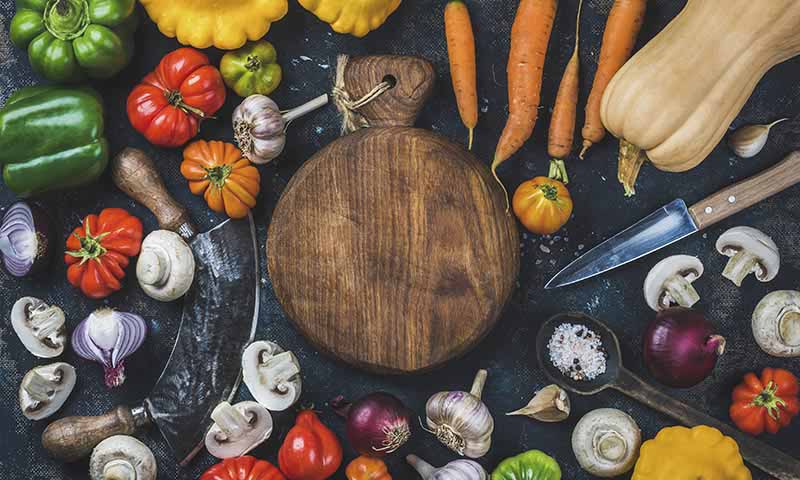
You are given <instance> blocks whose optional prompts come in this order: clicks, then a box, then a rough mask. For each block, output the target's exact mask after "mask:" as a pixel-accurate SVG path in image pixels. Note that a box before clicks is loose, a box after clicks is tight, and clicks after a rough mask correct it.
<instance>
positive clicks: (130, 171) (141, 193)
mask: <svg viewBox="0 0 800 480" xmlns="http://www.w3.org/2000/svg"><path fill="white" fill-rule="evenodd" d="M111 178H112V179H113V180H114V184H115V185H116V186H117V187H118V188H119V189H120V190H122V191H123V192H125V193H126V194H127V195H128V196H129V197H131V198H132V199H134V200H136V201H137V202H139V203H141V204H142V205H144V206H145V207H147V208H148V209H149V210H150V211H151V212H153V215H155V216H156V219H157V220H158V224H159V225H160V226H161V228H163V229H164V230H171V231H173V232H176V233H179V234H180V235H181V236H182V237H183V238H185V239H187V240H188V239H189V238H191V237H193V236H194V235H195V234H196V233H197V231H196V229H195V228H194V226H193V225H192V223H191V221H190V220H189V213H188V212H187V211H186V209H185V208H183V206H182V205H181V204H179V203H178V202H176V201H175V199H174V198H172V196H171V195H170V194H169V192H167V187H166V186H165V185H164V181H163V180H161V176H160V175H159V174H158V170H156V166H155V164H154V163H153V160H151V159H150V157H148V156H147V154H145V153H144V152H143V151H141V150H138V149H136V148H126V149H125V150H123V151H122V152H121V153H120V154H119V155H117V156H116V158H114V161H113V162H112V164H111Z"/></svg>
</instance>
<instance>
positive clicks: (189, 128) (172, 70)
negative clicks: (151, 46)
mask: <svg viewBox="0 0 800 480" xmlns="http://www.w3.org/2000/svg"><path fill="white" fill-rule="evenodd" d="M224 103H225V83H224V82H223V80H222V75H220V73H219V70H217V69H216V67H214V66H212V65H211V64H210V63H209V60H208V57H207V56H206V55H205V54H203V53H201V52H199V51H197V50H195V49H193V48H179V49H178V50H175V51H174V52H172V53H169V54H167V55H166V56H165V57H164V58H162V59H161V62H160V63H159V64H158V67H157V68H156V69H155V71H153V72H151V73H149V74H148V75H147V76H146V77H144V80H142V83H140V84H139V85H137V86H136V87H135V88H134V89H133V91H132V92H131V94H130V95H129V96H128V119H129V120H130V122H131V125H133V128H135V129H136V130H137V131H138V132H139V133H141V134H142V135H144V136H145V138H147V140H148V141H149V142H150V143H152V144H153V145H158V146H160V147H180V146H181V145H184V144H185V143H186V142H188V141H189V140H191V139H192V138H193V137H194V136H195V135H197V132H198V130H199V129H200V122H201V121H203V120H204V119H206V118H209V117H211V116H213V115H214V114H215V113H216V112H217V110H219V109H220V108H221V107H222V105H223V104H224Z"/></svg>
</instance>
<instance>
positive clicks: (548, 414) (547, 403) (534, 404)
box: [506, 385, 570, 423]
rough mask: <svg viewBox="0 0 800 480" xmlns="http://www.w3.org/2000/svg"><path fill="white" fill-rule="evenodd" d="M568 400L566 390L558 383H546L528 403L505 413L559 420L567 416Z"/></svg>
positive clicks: (543, 420) (549, 420)
mask: <svg viewBox="0 0 800 480" xmlns="http://www.w3.org/2000/svg"><path fill="white" fill-rule="evenodd" d="M569 411H570V402H569V396H568V395H567V392H565V391H564V389H563V388H561V387H559V386H558V385H548V386H546V387H544V388H543V389H541V390H539V391H538V392H537V393H536V395H535V396H534V397H533V399H532V400H531V401H530V402H529V403H528V405H526V406H524V407H523V408H520V409H519V410H516V411H513V412H509V413H506V415H525V416H526V417H530V418H533V419H534V420H539V421H540V422H547V423H553V422H560V421H562V420H566V419H567V417H569Z"/></svg>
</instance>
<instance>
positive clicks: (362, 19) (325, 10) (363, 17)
mask: <svg viewBox="0 0 800 480" xmlns="http://www.w3.org/2000/svg"><path fill="white" fill-rule="evenodd" d="M298 1H299V2H300V5H302V6H303V7H304V8H305V9H306V10H308V11H309V12H311V13H313V14H314V15H316V16H317V17H319V19H320V20H322V21H323V22H325V23H330V24H331V27H333V30H334V31H336V32H338V33H349V34H350V35H353V36H356V37H363V36H365V35H366V34H368V33H369V32H371V31H373V30H376V29H377V28H378V27H380V26H381V25H383V23H384V22H385V21H386V19H387V18H389V15H391V14H392V13H394V11H395V10H397V7H399V6H400V0H298Z"/></svg>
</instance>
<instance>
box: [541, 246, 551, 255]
mask: <svg viewBox="0 0 800 480" xmlns="http://www.w3.org/2000/svg"><path fill="white" fill-rule="evenodd" d="M539 250H541V251H542V252H544V253H550V248H549V247H548V246H547V245H539Z"/></svg>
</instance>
